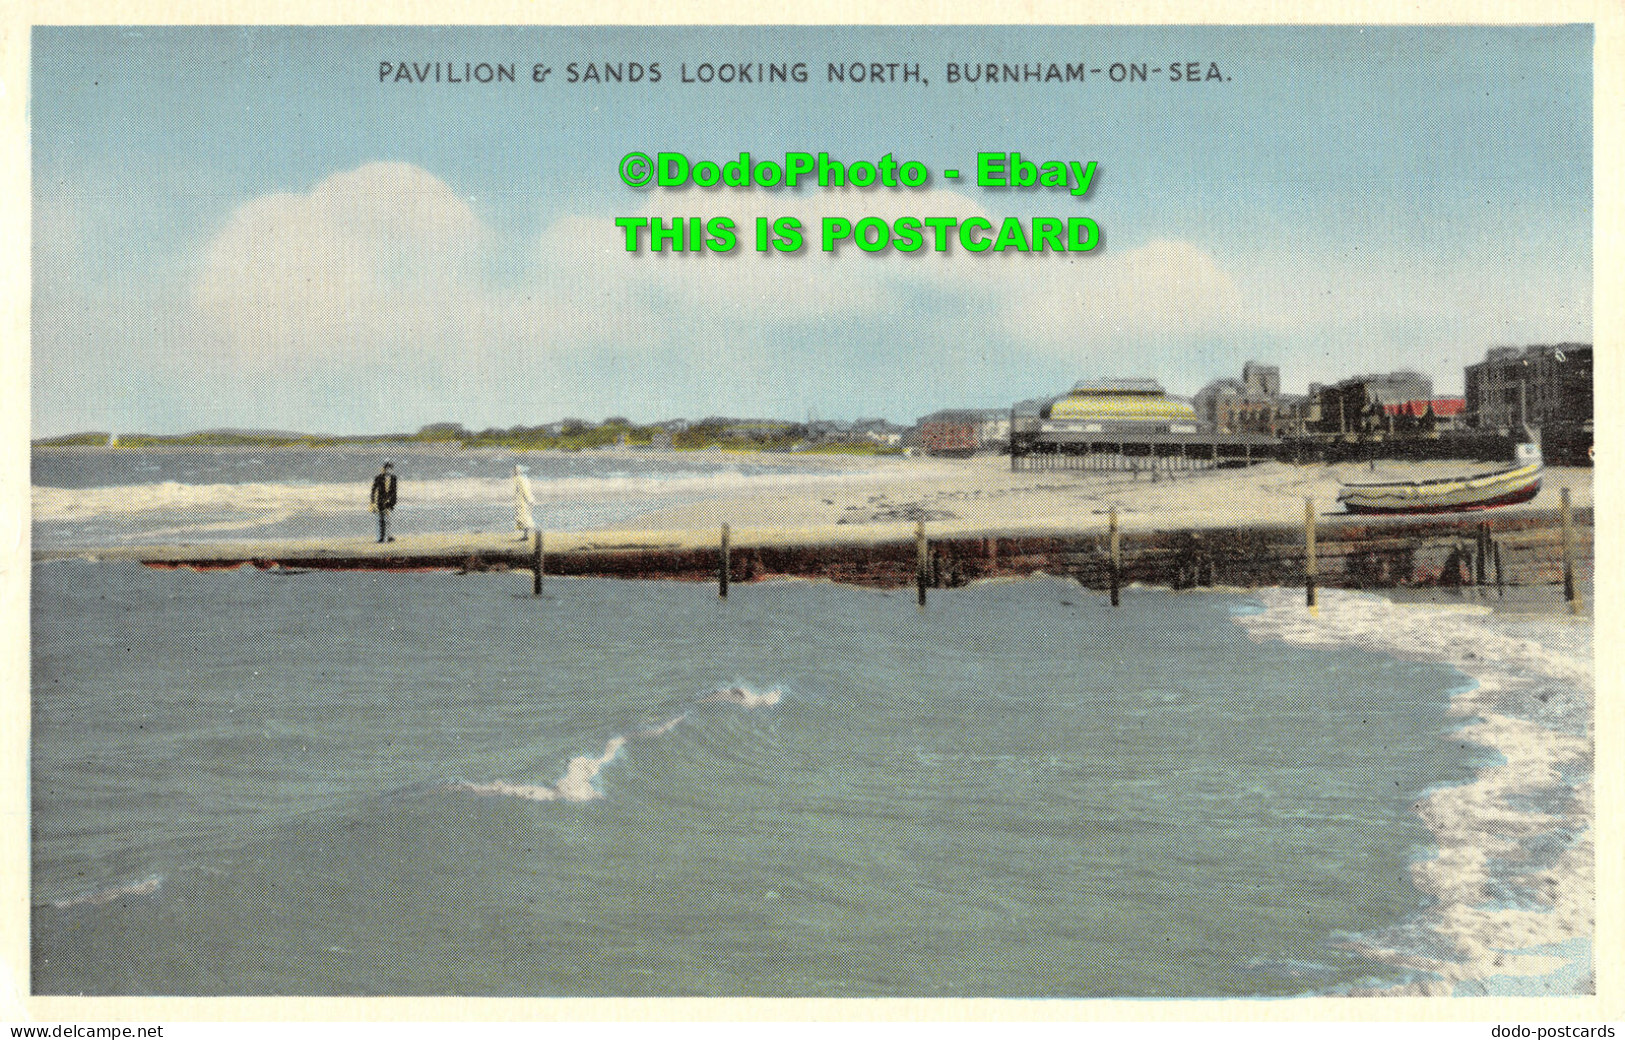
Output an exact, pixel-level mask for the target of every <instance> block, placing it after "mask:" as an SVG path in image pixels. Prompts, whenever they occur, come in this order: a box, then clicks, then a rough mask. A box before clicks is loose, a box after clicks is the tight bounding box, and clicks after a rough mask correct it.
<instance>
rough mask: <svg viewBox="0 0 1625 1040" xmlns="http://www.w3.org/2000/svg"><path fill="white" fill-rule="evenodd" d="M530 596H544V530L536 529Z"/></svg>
mask: <svg viewBox="0 0 1625 1040" xmlns="http://www.w3.org/2000/svg"><path fill="white" fill-rule="evenodd" d="M530 594H531V595H532V596H540V595H541V594H542V529H541V528H540V527H538V528H537V529H536V538H535V542H534V543H533V546H532V549H531V554H530Z"/></svg>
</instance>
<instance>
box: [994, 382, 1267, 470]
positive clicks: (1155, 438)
mask: <svg viewBox="0 0 1625 1040" xmlns="http://www.w3.org/2000/svg"><path fill="white" fill-rule="evenodd" d="M1278 378H1279V377H1277V379H1278ZM1279 444H1280V442H1279V441H1278V440H1277V439H1276V438H1275V437H1273V436H1271V435H1269V434H1267V433H1234V432H1220V431H1219V430H1217V429H1215V427H1214V425H1213V424H1212V423H1208V422H1203V421H1202V420H1201V419H1199V418H1198V417H1197V413H1196V408H1195V407H1194V406H1193V405H1192V403H1191V402H1189V401H1186V400H1184V399H1183V398H1178V397H1170V396H1169V395H1168V393H1167V392H1166V391H1165V390H1163V388H1162V384H1161V383H1159V382H1157V381H1156V380H1155V379H1150V378H1133V379H1085V380H1082V381H1080V382H1079V383H1077V384H1076V385H1075V386H1074V387H1073V388H1072V389H1071V390H1070V391H1068V392H1067V393H1064V394H1060V395H1057V396H1055V397H1050V398H1045V399H1041V400H1031V401H1022V402H1020V403H1019V404H1017V405H1015V407H1014V408H1012V409H1011V413H1010V467H1011V468H1012V469H1130V470H1140V469H1150V470H1159V469H1206V468H1210V467H1213V466H1222V465H1247V464H1250V463H1252V462H1258V461H1262V460H1264V459H1266V458H1273V457H1274V456H1275V455H1276V453H1277V449H1278V447H1279Z"/></svg>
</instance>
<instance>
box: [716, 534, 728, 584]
mask: <svg viewBox="0 0 1625 1040" xmlns="http://www.w3.org/2000/svg"><path fill="white" fill-rule="evenodd" d="M717 595H718V596H720V597H722V598H723V599H727V598H728V525H727V524H723V525H722V551H721V552H719V553H718V554H717Z"/></svg>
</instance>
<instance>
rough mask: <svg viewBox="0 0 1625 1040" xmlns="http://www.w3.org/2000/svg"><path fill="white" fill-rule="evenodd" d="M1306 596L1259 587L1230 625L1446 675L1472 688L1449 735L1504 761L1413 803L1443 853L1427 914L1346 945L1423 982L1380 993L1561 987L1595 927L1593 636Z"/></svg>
mask: <svg viewBox="0 0 1625 1040" xmlns="http://www.w3.org/2000/svg"><path fill="white" fill-rule="evenodd" d="M1301 595H1302V594H1301V593H1298V592H1294V591H1292V590H1285V589H1272V590H1266V591H1264V592H1262V593H1260V597H1261V598H1262V599H1263V600H1264V603H1265V605H1266V609H1265V610H1264V611H1263V612H1262V613H1258V614H1250V615H1239V616H1237V617H1235V618H1234V620H1235V623H1236V624H1238V625H1240V626H1241V627H1242V628H1243V629H1244V630H1246V632H1247V633H1248V634H1249V636H1251V637H1252V638H1253V639H1256V640H1264V639H1279V640H1282V641H1284V642H1288V643H1295V644H1298V645H1304V646H1359V647H1364V648H1368V649H1371V650H1375V651H1378V652H1381V653H1385V654H1390V655H1392V656H1395V657H1401V658H1407V659H1411V660H1422V661H1435V662H1440V663H1444V664H1449V665H1451V666H1453V667H1455V668H1456V669H1457V670H1459V671H1461V672H1462V673H1463V674H1465V675H1466V676H1468V677H1469V678H1470V679H1471V680H1473V681H1472V682H1471V683H1470V684H1469V685H1468V687H1467V688H1465V689H1463V690H1462V691H1461V692H1459V693H1457V694H1456V695H1455V697H1454V698H1453V699H1452V702H1451V706H1450V711H1451V714H1453V715H1455V716H1457V717H1460V718H1464V719H1470V720H1471V721H1470V722H1468V723H1467V724H1466V725H1463V726H1462V727H1461V728H1460V729H1458V730H1456V731H1455V732H1454V733H1453V734H1451V737H1452V738H1453V739H1458V740H1466V741H1471V742H1473V743H1476V744H1480V745H1482V746H1484V747H1487V748H1491V749H1493V750H1495V751H1497V752H1499V754H1500V755H1501V756H1502V758H1503V759H1504V761H1503V762H1501V763H1498V764H1495V765H1490V766H1487V767H1485V768H1483V769H1481V770H1479V773H1478V775H1477V777H1476V778H1475V779H1474V780H1473V781H1472V782H1470V783H1467V784H1463V785H1461V786H1456V787H1445V788H1440V789H1437V790H1434V791H1431V792H1429V793H1427V794H1426V795H1424V796H1423V797H1422V798H1421V799H1420V800H1418V801H1417V803H1416V805H1415V806H1414V809H1415V811H1416V813H1417V815H1418V816H1419V817H1420V818H1421V819H1422V821H1423V823H1425V824H1426V825H1427V827H1428V829H1429V830H1431V831H1432V832H1433V835H1434V839H1435V843H1436V845H1437V854H1436V855H1435V856H1433V857H1432V858H1430V859H1425V860H1421V861H1419V862H1417V863H1415V864H1413V865H1412V867H1411V880H1412V882H1413V884H1414V885H1415V886H1416V888H1417V890H1418V891H1420V892H1422V893H1423V894H1424V895H1426V896H1428V897H1430V903H1431V905H1430V906H1429V907H1428V908H1427V909H1425V910H1423V911H1422V912H1421V913H1420V914H1418V915H1417V916H1416V917H1414V918H1412V919H1411V920H1409V921H1406V922H1403V923H1402V924H1400V925H1398V926H1396V927H1394V928H1391V929H1386V930H1384V931H1381V932H1376V933H1370V934H1366V935H1361V936H1355V937H1352V938H1351V939H1350V940H1349V942H1348V945H1349V946H1350V947H1351V948H1353V949H1356V950H1358V951H1359V952H1360V953H1362V954H1363V955H1364V956H1367V957H1369V958H1371V959H1373V960H1375V961H1378V962H1381V963H1384V964H1388V965H1391V966H1393V967H1396V968H1399V969H1402V970H1404V971H1407V972H1410V973H1413V974H1415V975H1416V976H1418V977H1420V978H1422V979H1423V981H1419V982H1416V983H1413V984H1411V985H1407V986H1402V987H1398V988H1395V989H1389V990H1382V991H1378V992H1380V993H1381V994H1384V995H1391V994H1402V995H1445V994H1450V993H1454V992H1458V987H1459V988H1460V991H1463V992H1465V991H1469V990H1470V989H1471V988H1472V985H1473V984H1476V983H1478V982H1480V981H1482V980H1485V979H1489V978H1493V977H1522V978H1526V979H1528V978H1540V977H1547V976H1550V977H1552V978H1559V977H1564V976H1565V969H1568V968H1570V966H1571V965H1570V963H1569V961H1568V960H1567V959H1565V958H1564V957H1562V956H1557V955H1555V954H1554V953H1553V952H1552V948H1553V947H1557V946H1560V945H1562V944H1568V948H1569V949H1589V941H1588V940H1589V938H1590V937H1591V936H1592V934H1593V932H1594V929H1595V920H1594V917H1595V913H1594V891H1595V877H1594V869H1593V859H1594V844H1593V832H1592V819H1593V815H1592V784H1591V763H1592V753H1593V738H1592V733H1591V718H1592V704H1593V699H1594V689H1595V678H1594V668H1593V664H1592V656H1591V654H1592V652H1591V628H1590V626H1589V625H1587V624H1583V623H1579V622H1574V621H1571V620H1568V619H1564V618H1555V617H1554V618H1534V619H1530V618H1511V617H1507V616H1501V615H1493V614H1491V613H1489V612H1488V611H1485V610H1482V609H1477V610H1475V609H1472V608H1467V609H1449V608H1444V609H1441V608H1439V607H1436V606H1409V605H1396V604H1394V603H1391V602H1389V601H1388V600H1386V599H1382V598H1379V597H1376V596H1369V595H1360V594H1354V593H1344V592H1337V591H1327V592H1323V593H1322V594H1321V604H1320V607H1319V609H1318V610H1310V609H1309V608H1307V607H1305V606H1303V605H1302V602H1301V599H1300V597H1301ZM1566 974H1568V975H1572V974H1573V972H1567V973H1566ZM1582 974H1585V973H1582ZM1373 995H1375V994H1373Z"/></svg>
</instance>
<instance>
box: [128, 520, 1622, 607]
mask: <svg viewBox="0 0 1625 1040" xmlns="http://www.w3.org/2000/svg"><path fill="white" fill-rule="evenodd" d="M1592 523H1593V518H1592V510H1591V509H1590V508H1579V509H1574V510H1572V512H1571V515H1570V531H1569V537H1568V541H1569V544H1570V546H1571V549H1570V554H1569V560H1568V567H1569V568H1570V569H1572V570H1573V571H1577V572H1579V573H1581V574H1583V575H1589V574H1590V573H1591V570H1592ZM1113 526H1115V525H1113ZM1314 537H1315V548H1314V574H1315V576H1314V582H1315V584H1316V586H1318V587H1320V588H1344V589H1387V588H1414V587H1439V586H1443V587H1461V586H1469V585H1484V584H1500V585H1503V586H1530V585H1559V586H1560V585H1563V584H1564V576H1565V552H1564V545H1565V538H1564V529H1563V523H1562V517H1561V515H1560V512H1559V511H1558V510H1525V511H1520V512H1516V513H1509V514H1505V515H1501V516H1489V515H1486V514H1483V513H1474V514H1461V515H1457V516H1450V517H1408V518H1371V517H1343V516H1337V515H1331V516H1321V517H1320V518H1319V520H1318V523H1317V525H1316V527H1315V535H1314ZM1114 543H1115V544H1114ZM536 548H537V547H532V546H524V547H520V546H516V547H515V548H514V549H513V550H508V551H503V550H489V551H477V552H468V551H452V552H447V551H430V552H424V551H411V550H402V551H400V552H395V553H385V554H377V555H372V554H368V555H346V554H344V553H342V552H337V553H335V552H332V551H324V552H320V553H316V552H292V553H289V554H278V555H275V556H271V557H264V556H252V557H244V556H235V555H232V554H231V553H230V552H229V551H228V550H225V549H222V552H221V553H220V554H218V555H207V554H199V553H198V552H197V551H196V550H191V551H188V552H187V553H186V554H184V555H173V556H168V557H163V556H157V557H152V558H144V559H143V560H142V562H143V563H146V564H147V565H149V566H154V567H191V568H198V569H210V568H221V567H240V566H243V565H245V564H246V565H253V566H256V567H260V568H264V569H273V568H277V569H300V570H305V569H320V570H454V571H464V572H473V571H503V570H519V571H526V572H531V571H533V570H535V569H537V566H538V564H539V565H540V568H541V569H544V570H545V572H546V573H547V574H548V575H549V576H550V577H551V576H559V577H572V576H573V577H601V578H637V579H673V580H678V581H704V582H716V581H718V580H719V577H723V576H725V577H724V580H727V581H732V582H734V583H749V582H754V581H762V580H765V579H769V578H778V577H796V578H819V579H825V580H829V581H835V582H841V583H845V584H852V585H862V586H869V587H875V588H906V587H909V586H913V585H919V586H920V587H921V588H922V589H923V588H925V587H930V588H954V587H957V586H962V585H965V584H968V583H969V582H972V581H976V580H979V579H985V578H1004V577H1025V576H1029V575H1033V574H1037V573H1040V572H1042V573H1045V574H1051V575H1057V576H1064V577H1070V578H1073V579H1076V580H1077V581H1078V582H1080V583H1081V584H1083V585H1085V586H1087V587H1089V588H1092V589H1100V590H1102V591H1106V590H1109V589H1111V588H1112V587H1113V586H1114V585H1128V584H1134V583H1139V584H1143V585H1155V586H1163V587H1168V588H1175V589H1187V588H1195V587H1199V586H1214V585H1220V586H1235V587H1244V588H1245V587H1266V586H1284V587H1298V588H1302V587H1304V586H1305V584H1306V577H1307V575H1308V573H1309V566H1310V560H1309V551H1308V546H1307V545H1306V538H1305V529H1304V528H1303V527H1301V526H1298V525H1286V524H1282V525H1253V526H1237V527H1215V528H1204V529H1201V530H1194V531H1160V530H1159V531H1139V532H1136V531H1129V530H1112V529H1111V528H1110V527H1108V525H1107V524H1105V523H1102V525H1101V527H1100V529H1099V530H1097V531H1090V532H1086V533H1078V534H1008V535H986V536H965V535H947V536H944V537H941V538H932V537H929V533H928V534H927V539H926V540H925V542H924V543H923V547H922V540H921V539H920V538H919V537H918V536H916V537H915V538H906V539H899V540H897V541H889V542H879V543H874V544H866V543H855V542H841V543H831V544H801V545H740V544H733V545H731V546H726V547H725V543H724V542H722V541H720V540H719V541H718V543H717V544H714V545H710V546H703V547H659V546H643V547H629V548H584V549H573V550H562V551H549V552H546V553H545V555H542V556H541V558H540V559H539V560H538V558H537V553H536ZM1114 550H1115V551H1114ZM724 553H726V554H727V556H726V563H724V557H723V554H724ZM1114 560H1115V561H1116V562H1114Z"/></svg>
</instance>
